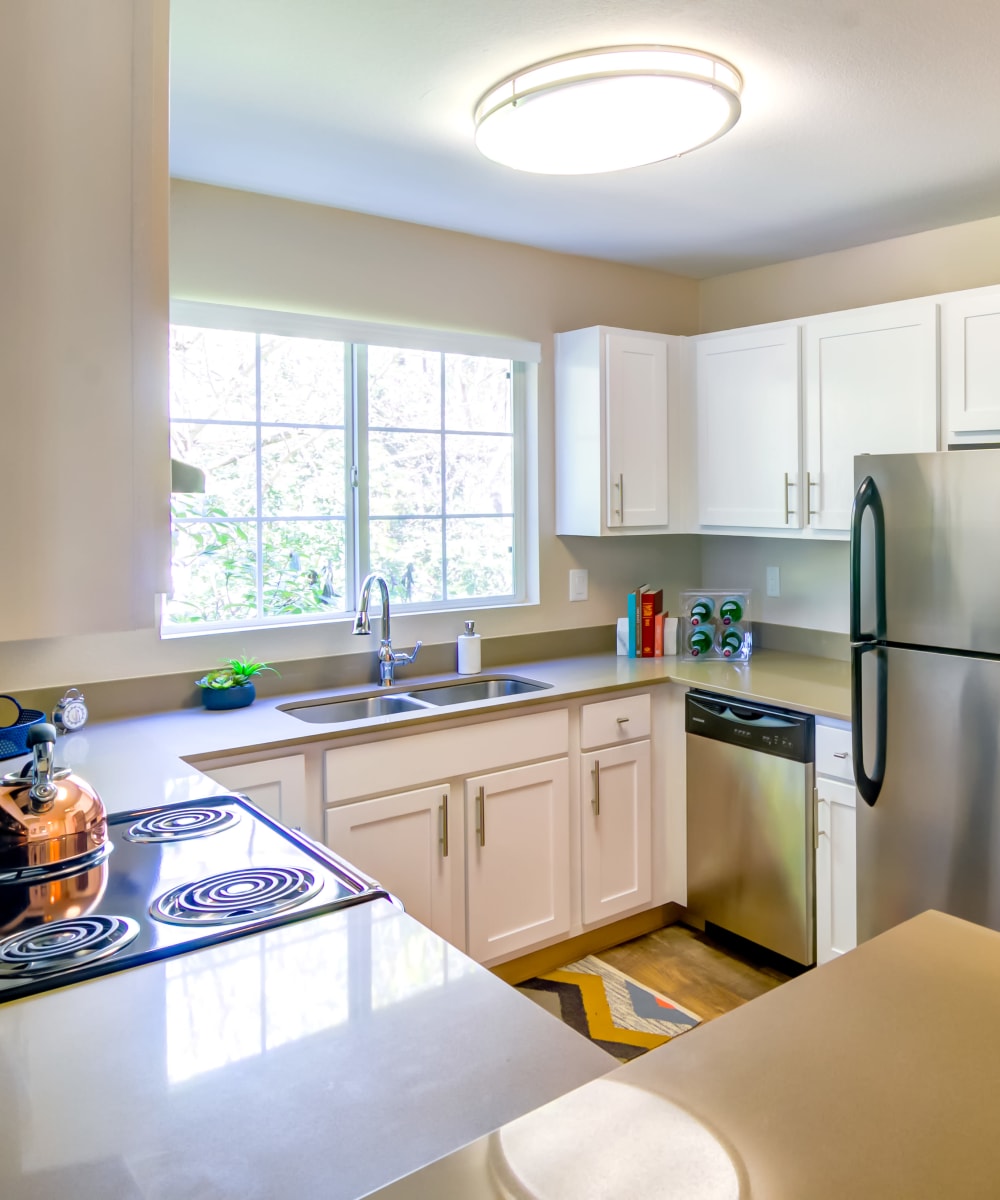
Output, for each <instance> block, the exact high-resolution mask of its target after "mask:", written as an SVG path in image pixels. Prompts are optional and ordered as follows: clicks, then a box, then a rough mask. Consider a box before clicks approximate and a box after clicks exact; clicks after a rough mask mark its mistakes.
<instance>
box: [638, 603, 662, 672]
mask: <svg viewBox="0 0 1000 1200" xmlns="http://www.w3.org/2000/svg"><path fill="white" fill-rule="evenodd" d="M640 599H641V601H642V619H641V622H640V630H641V636H642V643H641V645H642V649H641V650H640V651H639V657H640V658H653V656H654V654H655V645H656V614H657V613H659V612H662V611H663V588H658V589H657V590H656V591H655V592H653V591H649V592H643V593H642V596H641V597H640Z"/></svg>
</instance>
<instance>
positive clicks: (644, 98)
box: [475, 46, 743, 175]
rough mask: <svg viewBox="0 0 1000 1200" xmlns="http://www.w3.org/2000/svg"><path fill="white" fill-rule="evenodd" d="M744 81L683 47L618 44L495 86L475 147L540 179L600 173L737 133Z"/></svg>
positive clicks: (483, 107)
mask: <svg viewBox="0 0 1000 1200" xmlns="http://www.w3.org/2000/svg"><path fill="white" fill-rule="evenodd" d="M742 88H743V80H742V79H741V78H740V74H739V72H738V71H737V70H736V68H735V67H733V66H732V65H731V64H729V63H727V62H725V61H724V60H723V59H721V58H716V57H715V55H713V54H705V53H703V52H702V51H701V50H682V49H680V48H678V47H676V46H613V47H607V48H605V49H602V50H585V51H582V52H581V53H579V54H567V55H563V56H562V57H560V58H550V59H547V60H546V61H545V62H540V63H536V64H535V65H534V66H532V67H525V68H524V70H523V71H518V72H516V73H515V74H514V75H510V76H509V77H508V78H507V79H505V80H503V82H502V83H498V84H497V85H496V86H495V87H492V88H490V90H489V91H488V92H487V93H486V95H485V96H483V98H482V99H481V100H480V101H479V103H478V104H477V105H476V112H475V120H476V145H477V146H478V147H479V149H480V150H481V151H482V153H483V154H485V155H486V157H487V158H492V159H493V160H494V161H495V162H499V163H503V164H504V165H505V166H508V167H515V168H516V169H517V170H519V171H534V172H536V173H538V174H541V175H594V174H598V173H600V172H602V171H622V170H624V169H625V168H626V167H639V166H642V165H643V164H645V163H653V162H660V161H661V160H662V159H664V158H676V157H677V156H678V155H680V154H686V153H687V152H688V151H689V150H696V149H697V148H698V147H699V146H705V145H707V144H708V143H709V142H713V141H715V139H716V138H718V137H721V136H722V135H723V134H724V133H726V131H727V130H729V129H732V127H733V126H734V125H735V124H736V122H737V120H738V119H739V115H740V92H741V90H742Z"/></svg>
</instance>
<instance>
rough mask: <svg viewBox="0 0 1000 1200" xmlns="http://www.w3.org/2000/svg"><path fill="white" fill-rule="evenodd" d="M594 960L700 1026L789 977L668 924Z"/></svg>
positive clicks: (695, 932)
mask: <svg viewBox="0 0 1000 1200" xmlns="http://www.w3.org/2000/svg"><path fill="white" fill-rule="evenodd" d="M597 957H598V958H600V959H602V960H603V961H604V962H606V963H608V964H609V965H610V966H612V967H615V968H617V970H619V971H623V972H624V973H625V974H626V975H631V976H632V978H633V979H635V980H636V981H637V982H639V983H642V984H644V985H645V986H646V987H648V988H652V989H653V991H656V992H660V993H661V994H662V995H664V996H667V997H669V999H671V1000H675V1001H676V1002H677V1003H678V1004H680V1005H681V1006H682V1007H684V1008H688V1009H690V1010H691V1011H692V1012H693V1013H695V1014H696V1015H697V1016H699V1017H701V1018H702V1019H703V1020H706V1021H708V1020H711V1019H712V1018H713V1017H719V1016H722V1014H723V1013H727V1012H729V1011H730V1010H731V1009H734V1008H739V1006H740V1005H741V1004H745V1003H746V1002H747V1001H748V1000H753V999H754V998H755V997H756V996H761V995H763V994H764V993H765V992H769V991H770V990H771V989H772V988H775V987H777V986H778V985H779V984H781V983H784V982H785V981H786V980H787V979H789V978H790V976H789V975H787V974H784V973H783V972H782V971H781V970H780V969H778V967H777V966H775V965H773V964H771V963H768V962H767V961H765V960H764V959H761V958H757V957H756V956H753V957H751V956H750V954H749V953H747V952H745V951H743V950H742V948H741V949H737V948H735V947H734V946H731V945H729V944H728V943H726V944H725V945H723V944H722V943H720V942H718V941H714V940H713V939H712V938H710V937H708V936H707V935H706V934H704V933H701V932H699V931H698V930H697V929H691V928H690V927H688V926H687V925H668V926H666V928H664V929H657V930H656V931H655V932H654V933H647V934H645V935H643V936H642V937H638V938H635V940H634V941H631V942H625V943H624V944H623V945H621V946H614V947H613V948H612V949H610V950H602V951H601V952H600V953H599V954H598V955H597Z"/></svg>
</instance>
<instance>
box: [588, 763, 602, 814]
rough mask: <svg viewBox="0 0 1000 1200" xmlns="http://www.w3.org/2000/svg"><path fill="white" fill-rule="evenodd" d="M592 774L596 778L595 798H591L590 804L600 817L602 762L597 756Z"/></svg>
mask: <svg viewBox="0 0 1000 1200" xmlns="http://www.w3.org/2000/svg"><path fill="white" fill-rule="evenodd" d="M590 774H591V776H592V777H593V780H594V798H593V799H592V800H591V802H590V806H591V808H592V809H593V810H594V816H595V817H599V816H600V815H601V764H600V762H598V760H597V759H596V758H595V759H594V767H593V770H592V771H591V772H590Z"/></svg>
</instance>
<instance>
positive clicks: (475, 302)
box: [0, 181, 700, 691]
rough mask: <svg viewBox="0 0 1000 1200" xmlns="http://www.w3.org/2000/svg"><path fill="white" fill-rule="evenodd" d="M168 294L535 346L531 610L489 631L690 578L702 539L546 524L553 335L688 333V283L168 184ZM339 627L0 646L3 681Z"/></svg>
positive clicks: (323, 640) (153, 661) (306, 638)
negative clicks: (571, 597) (579, 533)
mask: <svg viewBox="0 0 1000 1200" xmlns="http://www.w3.org/2000/svg"><path fill="white" fill-rule="evenodd" d="M170 271H171V293H172V294H173V295H174V296H177V297H183V298H186V299H197V300H212V301H222V302H227V303H232V304H244V305H250V306H258V307H265V308H267V307H271V308H279V309H288V310H292V311H299V312H310V313H325V314H330V315H335V316H343V317H353V318H357V319H361V320H371V321H381V322H385V323H388V324H397V325H418V326H422V327H424V328H432V329H433V328H441V329H457V330H468V331H478V332H483V333H491V334H503V335H508V336H513V337H518V338H524V339H527V340H530V341H536V342H540V343H541V347H542V363H541V366H540V367H539V375H538V448H539V455H538V462H539V481H538V494H539V550H540V555H539V557H540V572H539V585H540V599H541V602H540V603H539V604H538V605H529V606H525V607H520V608H517V609H491V610H487V611H483V612H481V613H479V614H477V628H478V629H479V631H480V632H481V633H482V634H483V635H484V636H486V637H489V636H490V635H503V634H511V633H520V632H524V633H531V632H544V631H546V630H551V629H559V628H569V627H577V626H588V625H603V624H609V623H611V622H613V621H614V619H615V617H616V616H618V615H619V614H620V613H622V612H624V593H625V591H626V589H627V588H628V586H629V585H630V584H632V585H635V584H637V583H642V582H657V583H660V584H662V585H663V586H664V588H665V589H666V593H667V596H668V598H669V597H670V596H671V595H672V594H675V593H676V591H677V590H678V589H680V588H682V587H686V586H691V585H692V584H696V583H697V580H698V575H699V571H700V558H699V547H698V539H697V538H693V537H688V538H685V537H681V538H660V537H657V538H625V539H613V540H595V539H588V538H573V539H568V540H565V541H563V540H560V539H558V538H556V537H555V535H554V532H553V529H554V484H553V474H554V471H553V465H554V448H553V447H554V430H553V401H552V335H553V333H554V332H556V331H558V330H563V329H574V328H578V327H582V326H586V325H594V324H610V325H619V326H623V327H625V328H632V329H649V330H654V331H662V332H668V333H681V334H686V333H694V332H696V330H697V304H698V284H697V282H696V281H694V280H690V279H682V278H679V277H673V276H670V275H665V274H663V273H662V272H657V271H651V270H643V269H638V268H635V267H626V266H621V265H617V264H614V263H607V262H601V261H598V260H596V259H587V258H580V257H573V256H569V255H562V254H552V253H548V252H545V251H540V250H534V249H531V248H528V247H524V246H514V245H509V244H506V243H502V242H495V241H489V240H487V239H484V238H476V237H470V236H468V235H465V234H457V233H450V232H447V231H443V230H436V229H429V228H426V227H423V226H418V225H409V224H405V223H403V222H399V221H387V220H383V219H381V218H377V217H369V216H363V215H359V214H356V213H348V212H341V211H337V210H334V209H328V208H322V207H318V206H315V205H308V204H300V203H295V202H292V201H288V200H279V199H274V198H271V197H266V196H260V195H255V194H251V193H245V192H237V191H229V190H225V189H220V188H211V187H205V186H202V185H199V184H191V183H185V182H176V181H175V182H174V184H173V187H172V193H171V246H170ZM575 566H582V567H586V568H587V569H588V570H589V572H590V599H589V600H588V601H586V602H583V603H574V604H570V603H569V602H568V599H567V593H568V575H567V572H568V570H569V568H570V567H575ZM468 615H469V613H462V614H460V613H454V612H453V613H447V614H442V615H440V616H439V615H434V614H427V615H420V616H412V617H401V618H399V619H398V620H394V621H393V636H394V641H395V642H396V644H397V645H398V646H400V647H406V646H409V645H411V644H412V643H413V642H414V641H415V640H416V639H417V638H418V637H419V638H422V639H423V640H424V641H425V642H428V643H433V642H446V641H450V640H451V639H452V638H453V637H454V636H455V635H456V634H457V633H458V632H459V631H460V630H461V628H462V620H463V619H464V617H465V616H468ZM349 624H350V623H349V622H348V621H346V620H345V621H339V622H334V623H332V624H330V623H327V624H325V625H316V626H301V627H298V628H294V629H288V628H286V629H281V630H270V631H255V632H246V633H239V634H230V635H201V636H196V637H191V638H184V639H172V640H170V641H167V642H161V641H160V640H159V638H158V637H157V635H156V633H155V632H153V631H143V632H137V633H130V634H122V635H103V636H100V637H89V638H61V639H52V640H46V641H36V642H19V643H6V644H2V643H0V682H2V687H0V691H7V690H16V689H17V688H26V687H41V686H49V685H61V684H63V683H65V684H73V683H82V682H85V681H89V680H97V679H116V678H130V677H135V676H139V675H153V674H159V673H163V674H167V673H171V672H176V671H183V670H191V671H192V678H194V673H195V672H198V671H201V670H203V669H204V668H206V667H210V666H212V665H214V664H215V663H216V662H217V660H218V659H219V658H220V657H222V656H223V655H226V654H236V653H243V652H246V653H249V654H256V655H259V656H260V657H262V658H267V659H272V660H273V659H286V660H287V659H295V658H305V657H312V656H325V655H329V654H340V653H357V651H358V649H359V646H361V645H362V643H360V642H359V641H358V640H357V639H355V638H352V637H351V636H350V632H349Z"/></svg>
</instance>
